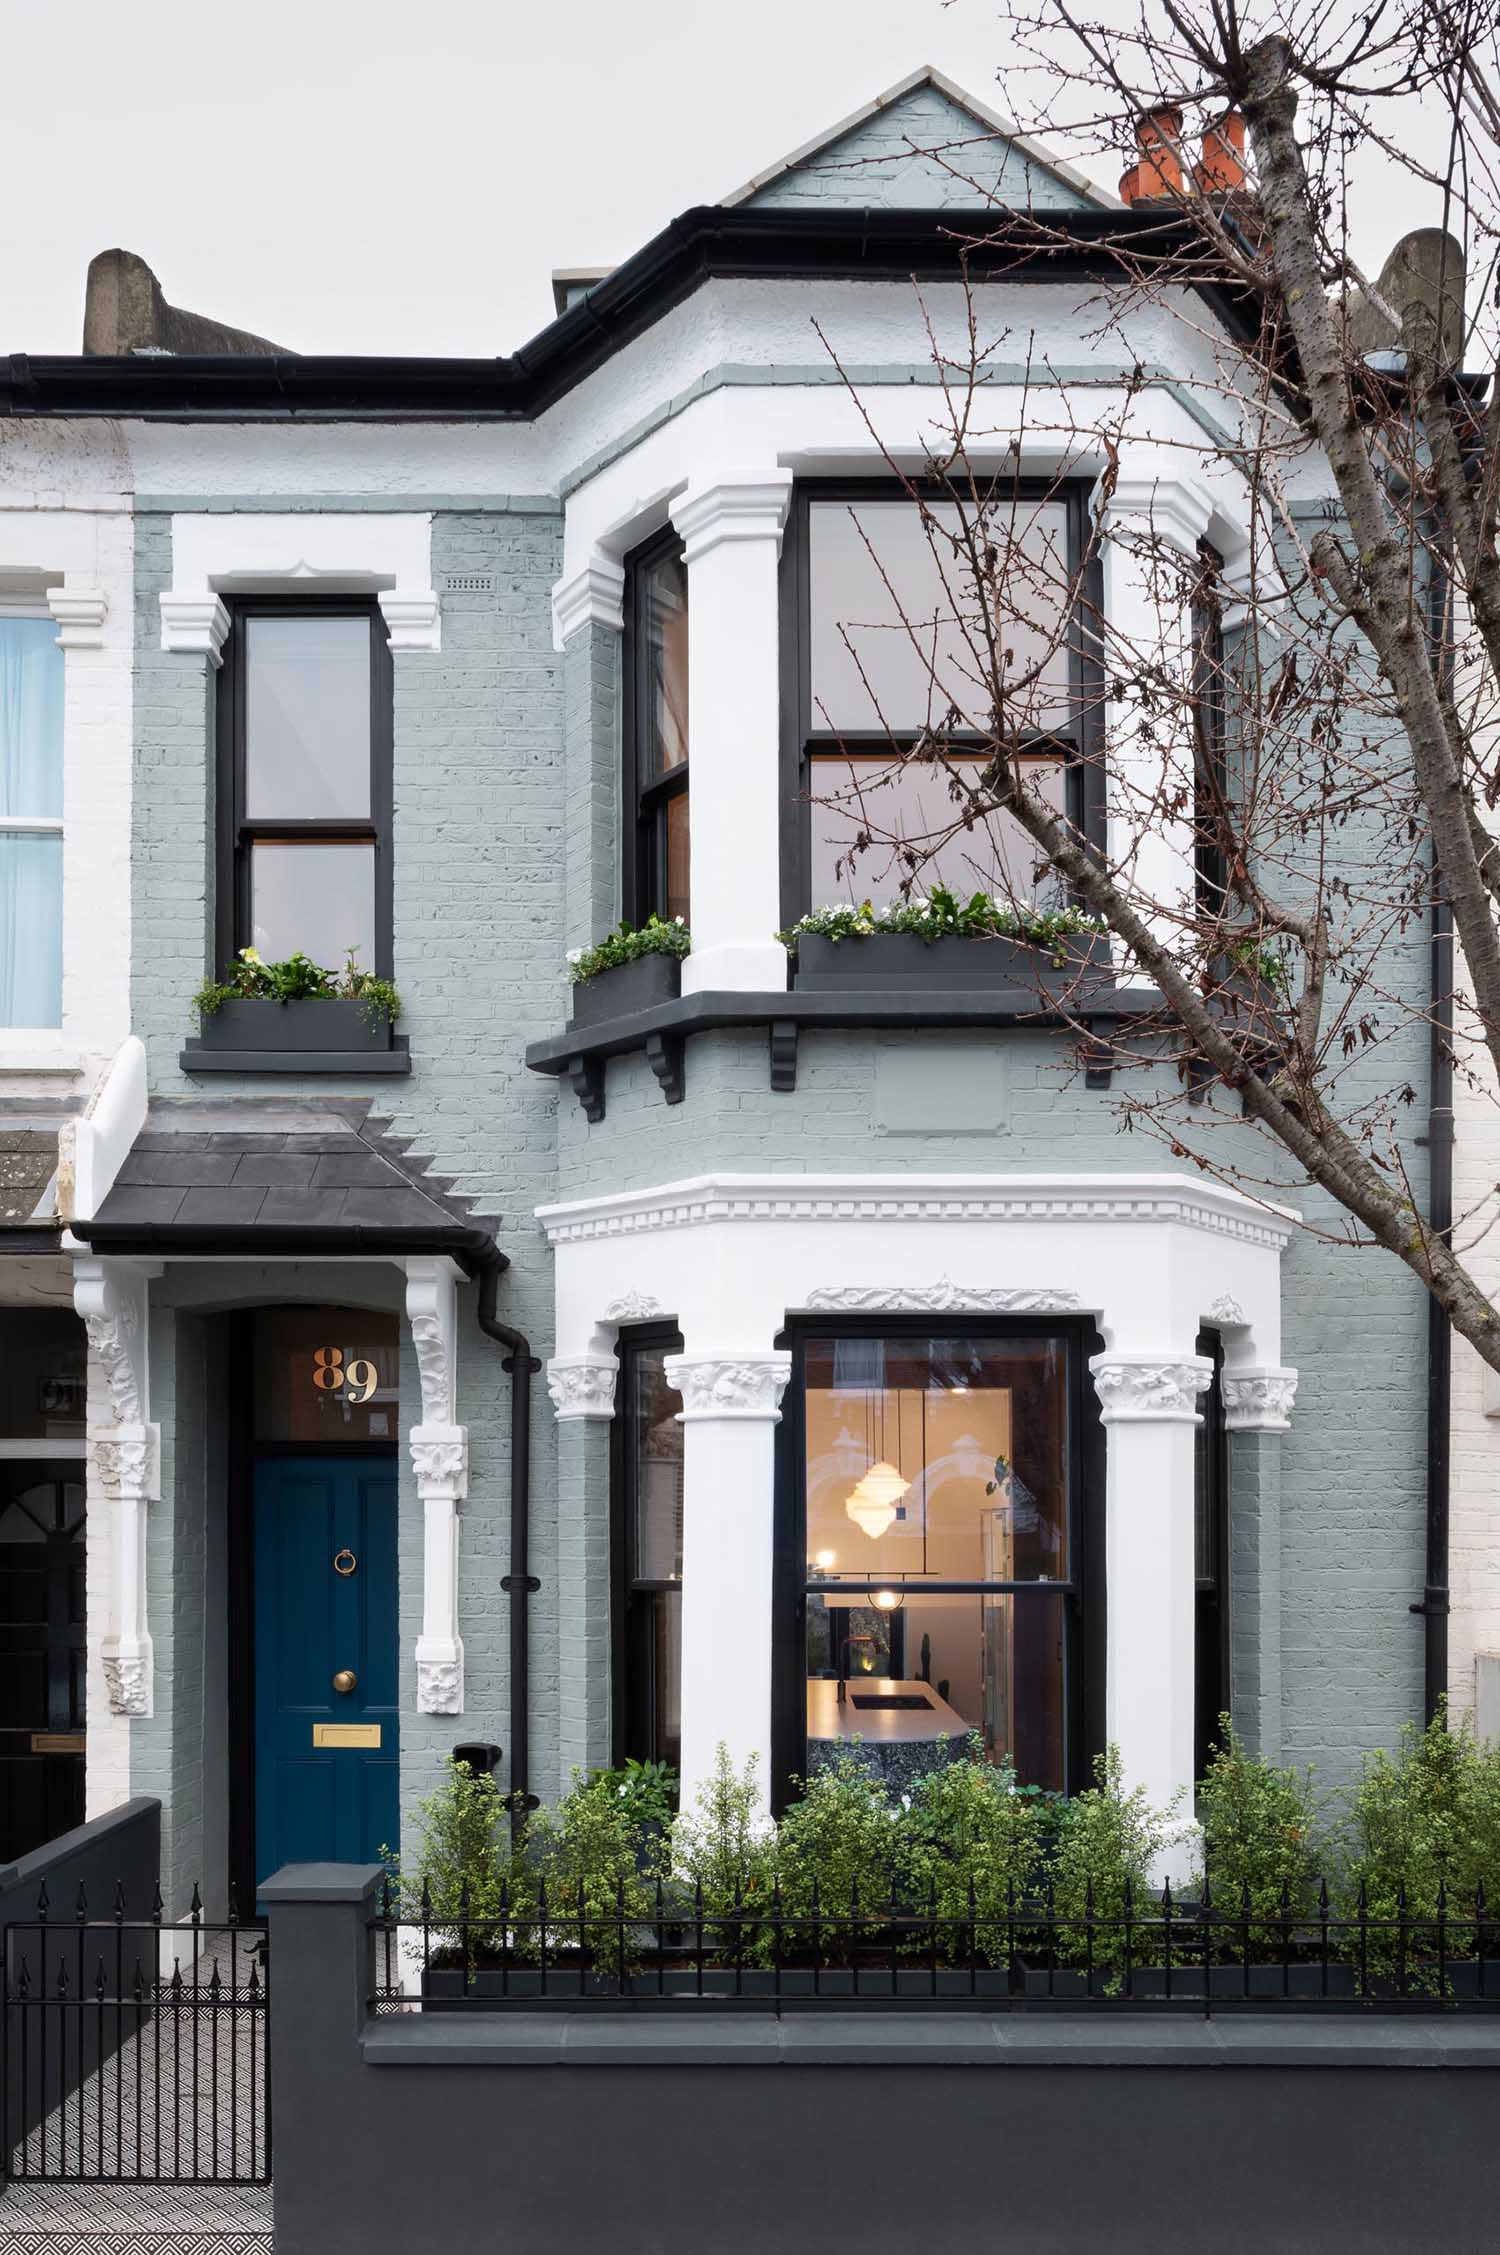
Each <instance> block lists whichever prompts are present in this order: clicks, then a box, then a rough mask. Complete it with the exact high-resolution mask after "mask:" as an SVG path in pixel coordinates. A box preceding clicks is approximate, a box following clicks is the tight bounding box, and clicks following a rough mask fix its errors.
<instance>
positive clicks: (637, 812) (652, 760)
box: [622, 533, 692, 924]
mask: <svg viewBox="0 0 1500 2255" xmlns="http://www.w3.org/2000/svg"><path fill="white" fill-rule="evenodd" d="M623 804H624V819H625V830H626V835H625V841H624V872H623V874H624V885H623V888H622V889H623V893H624V909H625V914H626V916H627V917H628V918H629V919H630V921H631V922H632V923H635V924H643V923H644V922H645V920H646V918H647V917H648V916H652V915H656V916H661V917H664V918H666V919H668V920H670V919H671V918H673V917H676V916H680V917H681V918H682V919H683V922H684V923H688V922H690V921H691V915H692V909H691V890H692V887H691V874H692V873H691V859H690V851H689V841H688V576H687V566H686V564H685V563H684V562H683V560H682V542H681V541H680V540H679V539H678V537H677V535H676V534H675V533H664V534H662V535H661V536H660V537H658V538H657V539H655V540H653V541H651V542H649V543H648V544H647V545H646V546H645V547H643V548H638V549H637V550H636V552H635V554H634V555H633V556H631V557H629V558H628V559H627V560H626V566H625V789H624V793H623Z"/></svg>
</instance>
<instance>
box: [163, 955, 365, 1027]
mask: <svg viewBox="0 0 1500 2255" xmlns="http://www.w3.org/2000/svg"><path fill="white" fill-rule="evenodd" d="M240 1001H245V1002H308V1001H312V1002H360V1003H363V1004H364V1014H365V1016H366V1017H367V1018H368V1019H369V1020H370V1022H371V1024H372V1025H374V1024H377V1023H379V1022H380V1021H382V1020H383V1021H384V1022H385V1023H386V1024H388V1025H394V1024H395V1022H396V1020H397V1019H398V1018H399V1017H400V1015H401V997H400V995H399V994H398V993H397V992H396V989H395V988H394V987H393V986H392V984H391V982H390V980H389V979H377V978H376V976H375V974H374V972H373V971H361V969H360V968H359V965H358V963H357V962H356V961H355V956H354V950H353V949H352V948H351V950H350V952H349V954H348V955H347V957H346V958H345V960H344V965H343V968H342V970H339V971H327V970H325V969H324V968H323V966H322V964H321V963H314V962H313V961H312V959H311V957H310V956H306V955H304V954H302V952H301V950H300V949H299V950H298V952H297V953H296V954H295V955H288V956H287V957H285V959H284V960H283V961H282V962H280V963H266V962H264V961H263V960H262V958H261V957H260V956H259V955H258V954H257V953H256V951H255V949H254V948H253V947H242V948H241V949H240V952H239V954H238V955H237V956H236V957H235V959H234V961H233V963H232V964H231V965H230V966H229V969H228V970H227V971H226V972H225V974H224V976H223V978H222V979H205V981H204V982H203V985H202V986H201V987H200V988H199V989H198V992H197V993H196V994H195V995H194V997H193V1007H194V1009H195V1010H196V1011H198V1013H199V1015H200V1016H201V1017H204V1018H211V1017H212V1016H213V1015H214V1012H215V1011H216V1010H222V1009H223V1007H224V1005H225V1003H226V1002H240Z"/></svg>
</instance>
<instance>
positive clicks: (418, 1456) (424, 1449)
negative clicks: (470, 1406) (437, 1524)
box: [407, 1425, 469, 1504]
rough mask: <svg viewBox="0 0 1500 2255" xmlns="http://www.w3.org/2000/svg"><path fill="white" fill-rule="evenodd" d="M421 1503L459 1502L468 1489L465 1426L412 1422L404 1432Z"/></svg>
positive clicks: (466, 1434) (467, 1442)
mask: <svg viewBox="0 0 1500 2255" xmlns="http://www.w3.org/2000/svg"><path fill="white" fill-rule="evenodd" d="M407 1445H408V1447H409V1448H410V1450H411V1462H412V1470H413V1471H414V1472H415V1474H416V1476H417V1493H418V1495H419V1496H420V1497H421V1498H422V1500H423V1502H424V1503H427V1502H435V1503H454V1504H457V1503H462V1501H463V1499H464V1497H465V1496H466V1495H467V1494H468V1492H469V1428H468V1427H467V1425H413V1427H412V1428H411V1431H410V1432H409V1433H408V1435H407Z"/></svg>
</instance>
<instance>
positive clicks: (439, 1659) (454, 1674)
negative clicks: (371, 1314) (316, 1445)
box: [406, 1260, 469, 1715]
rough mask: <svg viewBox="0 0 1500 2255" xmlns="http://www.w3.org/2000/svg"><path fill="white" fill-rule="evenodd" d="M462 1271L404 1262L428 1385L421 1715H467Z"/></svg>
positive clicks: (420, 1365)
mask: <svg viewBox="0 0 1500 2255" xmlns="http://www.w3.org/2000/svg"><path fill="white" fill-rule="evenodd" d="M457 1286H458V1270H457V1269H456V1268H455V1267H454V1265H453V1263H452V1261H449V1260H410V1261H408V1262H407V1264H406V1319H407V1322H408V1323H409V1324H410V1326H411V1335H412V1344H413V1346H414V1347H415V1349H416V1355H417V1369H418V1372H419V1374H420V1378H421V1385H422V1417H421V1421H420V1423H418V1424H414V1425H413V1426H412V1427H411V1428H410V1430H409V1432H408V1434H407V1445H408V1446H409V1448H410V1449H411V1461H412V1470H413V1471H414V1473H415V1474H416V1481H417V1494H418V1496H419V1497H420V1498H421V1502H422V1627H421V1630H420V1632H419V1634H418V1636H417V1640H416V1650H415V1653H414V1655H413V1657H414V1659H415V1662H416V1670H417V1711H418V1713H419V1714H423V1715H461V1714H462V1713H463V1711H464V1643H463V1638H462V1636H461V1635H460V1633H459V1625H458V1544H459V1530H460V1527H461V1525H462V1521H463V1506H464V1499H465V1497H466V1496H467V1495H468V1492H469V1429H468V1427H467V1426H466V1425H460V1424H458V1423H456V1422H455V1417H454V1411H455V1408H456V1405H457V1398H458V1344H457V1333H458V1293H457Z"/></svg>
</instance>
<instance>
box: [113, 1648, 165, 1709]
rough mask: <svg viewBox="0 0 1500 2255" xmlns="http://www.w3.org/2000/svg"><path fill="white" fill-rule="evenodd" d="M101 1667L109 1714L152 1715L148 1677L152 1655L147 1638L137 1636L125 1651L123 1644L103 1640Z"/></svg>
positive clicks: (150, 1672)
mask: <svg viewBox="0 0 1500 2255" xmlns="http://www.w3.org/2000/svg"><path fill="white" fill-rule="evenodd" d="M100 1664H101V1666H102V1667H103V1670H104V1683H105V1689H106V1690H107V1691H108V1693H109V1707H110V1713H111V1714H114V1715H134V1716H137V1717H140V1716H146V1715H149V1714H150V1713H151V1677H152V1670H153V1665H154V1654H153V1652H152V1649H151V1639H150V1638H149V1637H138V1638H136V1639H134V1640H133V1641H132V1643H131V1646H130V1648H129V1649H126V1648H125V1646H124V1645H123V1643H122V1642H119V1641H116V1642H115V1643H114V1644H113V1645H112V1644H111V1642H110V1640H108V1639H106V1641H105V1646H104V1650H103V1652H102V1653H101V1654H100Z"/></svg>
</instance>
